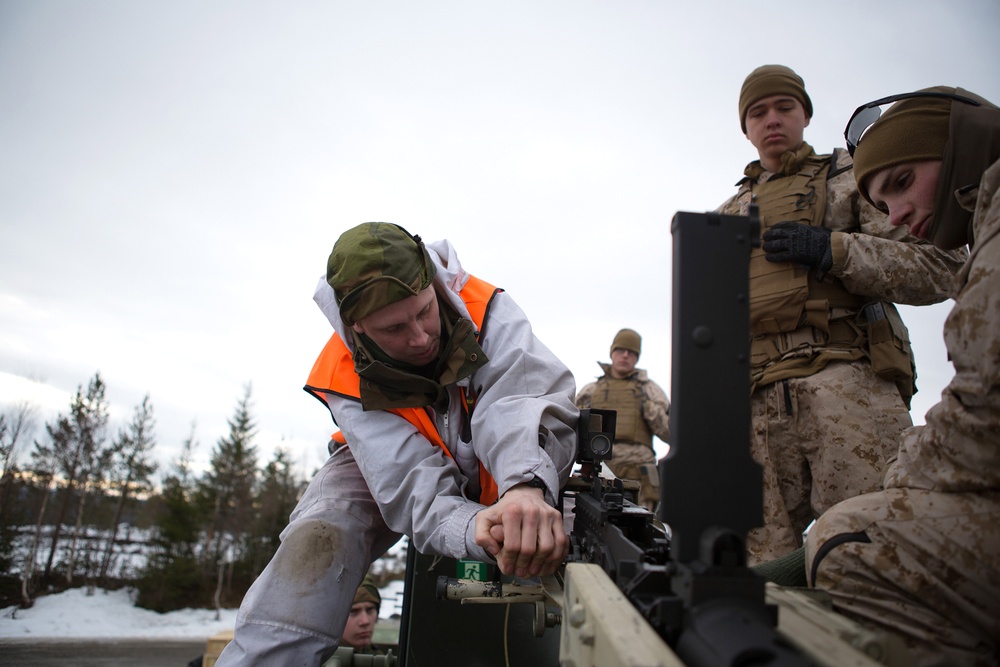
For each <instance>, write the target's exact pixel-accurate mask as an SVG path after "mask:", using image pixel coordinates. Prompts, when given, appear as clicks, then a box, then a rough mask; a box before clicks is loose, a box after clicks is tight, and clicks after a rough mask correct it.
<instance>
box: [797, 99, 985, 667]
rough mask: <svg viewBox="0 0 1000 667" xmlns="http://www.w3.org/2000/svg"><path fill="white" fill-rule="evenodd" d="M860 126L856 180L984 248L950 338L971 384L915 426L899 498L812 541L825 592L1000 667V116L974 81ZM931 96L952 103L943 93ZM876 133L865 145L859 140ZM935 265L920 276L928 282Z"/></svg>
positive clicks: (880, 198)
mask: <svg viewBox="0 0 1000 667" xmlns="http://www.w3.org/2000/svg"><path fill="white" fill-rule="evenodd" d="M909 95H916V96H914V97H903V98H902V99H900V101H898V102H896V103H895V104H894V105H893V106H892V107H891V108H890V109H889V111H888V112H886V113H885V115H883V116H881V118H880V119H879V120H877V121H876V122H875V123H874V125H871V127H870V129H868V131H867V132H865V133H864V134H863V135H862V132H863V131H864V129H865V128H866V127H867V126H868V125H869V124H870V123H871V120H872V117H875V118H878V114H877V113H875V111H876V110H878V109H879V108H880V106H881V105H882V104H885V103H887V102H888V101H891V100H893V99H895V98H899V97H900V96H891V97H890V98H883V99H882V100H876V101H875V102H872V103H870V104H869V105H864V106H862V107H860V108H859V109H858V112H856V113H855V116H854V117H853V118H852V123H851V124H850V125H849V126H848V132H847V136H848V145H849V146H851V145H852V144H855V145H856V150H855V155H854V158H855V177H856V179H857V182H858V185H859V188H860V190H861V192H862V194H863V195H864V196H865V198H866V199H868V200H869V201H871V202H873V203H874V204H875V205H877V206H878V207H880V208H882V209H884V210H887V211H888V213H889V220H890V222H891V223H892V224H893V225H897V226H899V227H900V228H902V227H908V228H909V229H910V232H911V233H912V234H914V235H915V236H917V237H919V238H927V239H929V240H932V241H933V242H934V244H935V245H937V246H940V247H942V248H956V247H959V246H961V245H964V244H966V243H967V244H968V245H969V247H970V249H971V253H970V256H969V259H968V261H967V262H966V264H965V266H963V267H962V270H961V271H960V272H959V274H958V277H957V295H956V297H955V306H954V308H953V309H952V311H951V314H950V315H949V316H948V319H947V320H946V321H945V328H944V338H945V343H946V345H947V348H948V356H949V358H950V359H951V362H952V364H953V365H954V367H955V377H954V379H952V381H951V383H950V384H949V385H948V386H947V387H946V388H945V390H944V391H943V392H942V394H941V402H940V403H938V404H937V405H935V406H934V407H933V408H931V409H930V410H929V411H928V412H927V417H926V423H925V424H924V425H923V426H917V427H914V428H911V429H909V430H907V431H906V432H904V434H903V436H902V438H901V444H900V446H899V454H898V458H897V459H896V460H895V461H894V462H893V463H892V464H891V465H890V467H889V469H888V471H887V473H886V476H885V485H884V486H885V489H884V490H883V491H879V492H876V493H871V494H866V495H863V496H859V497H856V498H852V499H850V500H847V501H845V502H842V503H840V504H839V505H835V506H834V507H833V508H831V509H830V510H828V511H827V512H826V513H825V514H824V515H823V516H821V517H820V518H819V520H818V521H817V523H816V525H815V526H813V528H812V530H811V531H810V532H809V536H808V539H807V541H806V564H807V574H808V577H809V580H810V582H811V583H812V585H814V586H816V587H818V588H823V589H825V590H826V591H828V592H829V593H830V594H831V595H832V597H833V604H834V606H835V608H836V609H838V610H840V611H841V612H844V613H846V614H848V615H850V616H852V617H854V618H856V619H858V620H860V621H862V622H865V623H869V624H872V625H874V626H877V627H882V628H888V629H890V630H893V631H895V632H897V633H899V634H901V635H902V636H903V638H904V639H905V640H906V641H907V643H908V644H909V645H910V648H911V652H912V653H913V655H914V657H915V664H918V665H921V666H922V667H927V666H929V665H983V666H984V667H985V666H986V665H990V666H992V667H996V665H997V664H1000V196H998V188H1000V109H998V108H997V107H996V106H994V105H993V104H991V103H989V102H988V101H986V100H984V99H983V98H981V97H979V96H977V95H975V94H972V93H970V92H968V91H965V90H962V89H960V88H951V87H936V88H930V89H925V90H923V91H917V92H916V93H911V94H909ZM929 95H938V97H931V96H929ZM859 137H860V140H859ZM923 271H926V268H923V267H915V268H914V269H913V272H914V276H913V277H914V279H917V278H918V274H920V273H922V272H923Z"/></svg>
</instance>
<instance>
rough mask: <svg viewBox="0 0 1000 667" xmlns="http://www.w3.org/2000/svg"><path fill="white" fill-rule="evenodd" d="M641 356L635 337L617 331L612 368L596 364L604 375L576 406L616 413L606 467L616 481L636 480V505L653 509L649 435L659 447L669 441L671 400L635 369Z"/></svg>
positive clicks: (655, 479) (656, 487)
mask: <svg viewBox="0 0 1000 667" xmlns="http://www.w3.org/2000/svg"><path fill="white" fill-rule="evenodd" d="M641 352H642V337H641V336H639V334H638V333H636V332H635V331H633V330H632V329H622V330H621V331H619V332H618V333H617V334H616V335H615V338H614V340H613V341H612V342H611V363H610V364H605V363H602V362H597V363H598V365H599V366H600V367H601V370H603V371H604V375H602V376H601V377H600V378H599V379H598V380H597V382H591V383H590V384H588V385H586V386H585V387H584V388H583V389H581V390H580V393H579V394H577V396H576V406H577V407H578V408H598V409H602V410H615V411H617V413H618V417H617V428H616V429H615V446H614V458H612V459H611V460H610V461H608V467H610V468H611V471H612V472H613V473H615V475H617V476H618V477H619V478H620V479H633V480H636V481H638V482H639V484H640V487H639V498H638V502H637V503H636V504H638V505H642V506H643V507H645V508H646V509H649V510H655V509H656V505H657V503H659V502H660V477H659V473H658V472H657V469H656V453H655V452H654V450H653V436H654V435H656V437H658V438H659V439H660V440H662V441H663V442H667V441H668V439H669V437H670V401H669V400H667V395H666V394H665V393H664V391H663V390H662V389H661V388H660V386H659V385H658V384H656V383H655V382H653V381H652V380H650V379H649V378H648V377H647V376H646V371H644V370H643V369H641V368H636V367H635V364H636V362H638V361H639V355H640V354H641Z"/></svg>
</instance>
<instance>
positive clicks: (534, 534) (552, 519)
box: [476, 484, 569, 577]
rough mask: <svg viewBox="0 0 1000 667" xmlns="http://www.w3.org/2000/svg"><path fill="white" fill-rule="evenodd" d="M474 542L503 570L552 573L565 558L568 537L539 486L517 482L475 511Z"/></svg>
mask: <svg viewBox="0 0 1000 667" xmlns="http://www.w3.org/2000/svg"><path fill="white" fill-rule="evenodd" d="M476 544H478V545H479V546H481V547H483V548H484V549H486V551H488V552H489V553H490V554H491V555H492V556H494V557H495V558H496V559H497V565H498V566H499V567H500V571H501V572H502V573H504V574H514V575H517V576H519V577H535V576H544V575H547V574H552V573H553V572H555V571H556V569H557V568H558V567H559V565H561V564H562V562H563V560H564V559H565V558H566V554H567V552H568V550H569V538H568V537H567V536H566V531H565V529H564V528H563V520H562V514H561V513H560V512H559V510H557V509H555V508H554V507H552V506H551V505H549V504H548V503H547V502H545V495H544V494H543V492H542V490H541V489H538V488H534V487H531V486H527V485H524V484H518V485H517V486H513V487H511V488H510V489H508V491H507V492H506V493H505V494H504V495H503V497H502V498H501V499H500V500H499V501H498V502H497V503H496V504H495V505H492V506H490V507H487V508H486V509H484V510H482V511H481V512H479V514H477V515H476Z"/></svg>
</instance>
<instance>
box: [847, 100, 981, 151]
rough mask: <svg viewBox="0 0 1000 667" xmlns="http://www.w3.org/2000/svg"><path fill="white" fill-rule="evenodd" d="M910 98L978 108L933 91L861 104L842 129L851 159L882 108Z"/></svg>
mask: <svg viewBox="0 0 1000 667" xmlns="http://www.w3.org/2000/svg"><path fill="white" fill-rule="evenodd" d="M912 97H944V98H948V99H952V100H957V101H959V102H965V103H966V104H973V105H975V106H977V107H978V106H980V103H979V102H977V101H976V100H973V99H971V98H968V97H965V96H963V95H956V94H954V93H938V92H934V91H922V92H921V91H916V92H912V93H899V94H897V95H889V96H888V97H883V98H881V99H877V100H874V101H872V102H869V103H868V104H862V105H861V106H859V107H858V108H857V109H855V110H854V113H853V114H852V115H851V120H849V121H847V127H846V128H845V129H844V139H846V140H847V152H848V153H850V154H851V157H854V151H855V150H856V149H857V147H858V142H859V141H861V137H862V135H864V133H865V130H867V129H868V128H869V127H871V126H872V125H874V124H875V121H877V120H878V119H879V118H880V117H881V116H882V106H884V105H886V104H890V103H892V102H898V101H899V100H907V99H910V98H912Z"/></svg>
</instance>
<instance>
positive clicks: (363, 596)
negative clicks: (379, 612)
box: [351, 576, 382, 608]
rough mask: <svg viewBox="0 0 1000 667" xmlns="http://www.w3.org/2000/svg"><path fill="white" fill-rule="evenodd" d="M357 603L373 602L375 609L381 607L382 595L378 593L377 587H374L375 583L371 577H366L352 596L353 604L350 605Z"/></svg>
mask: <svg viewBox="0 0 1000 667" xmlns="http://www.w3.org/2000/svg"><path fill="white" fill-rule="evenodd" d="M359 602H374V603H375V607H376V608H381V607H382V595H381V594H380V593H379V592H378V587H377V586H375V581H374V580H373V579H372V578H371V577H368V576H366V577H365V580H364V581H362V582H361V585H360V586H358V591H357V592H356V593H355V594H354V602H352V603H351V604H358V603H359Z"/></svg>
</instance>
